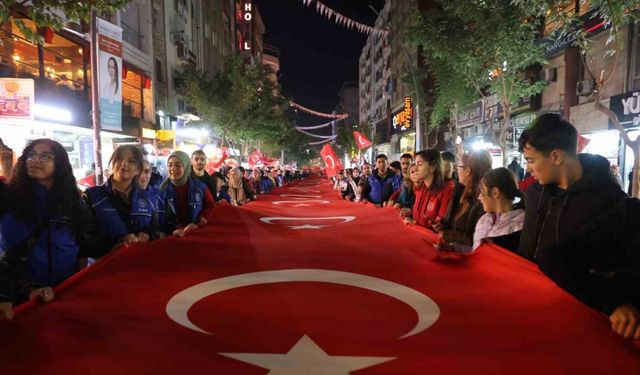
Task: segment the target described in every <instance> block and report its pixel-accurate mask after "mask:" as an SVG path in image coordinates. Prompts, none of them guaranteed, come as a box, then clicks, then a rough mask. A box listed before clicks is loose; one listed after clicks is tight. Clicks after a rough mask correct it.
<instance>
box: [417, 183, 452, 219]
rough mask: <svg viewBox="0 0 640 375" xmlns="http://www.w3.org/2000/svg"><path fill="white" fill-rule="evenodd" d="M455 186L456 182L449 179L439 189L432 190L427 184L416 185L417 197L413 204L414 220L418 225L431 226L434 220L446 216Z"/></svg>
mask: <svg viewBox="0 0 640 375" xmlns="http://www.w3.org/2000/svg"><path fill="white" fill-rule="evenodd" d="M454 186H455V182H454V181H453V180H449V181H446V182H445V183H444V186H443V188H442V189H441V190H438V191H432V190H430V189H429V188H428V187H427V186H426V185H425V184H422V185H421V186H419V187H417V188H416V187H414V189H413V192H414V193H415V195H416V198H415V203H414V204H413V220H415V221H416V224H417V225H420V226H423V227H427V228H431V223H430V222H431V221H432V220H436V219H438V218H440V219H442V218H443V217H444V215H445V214H446V213H447V210H448V209H449V205H450V204H451V197H452V196H453V188H454Z"/></svg>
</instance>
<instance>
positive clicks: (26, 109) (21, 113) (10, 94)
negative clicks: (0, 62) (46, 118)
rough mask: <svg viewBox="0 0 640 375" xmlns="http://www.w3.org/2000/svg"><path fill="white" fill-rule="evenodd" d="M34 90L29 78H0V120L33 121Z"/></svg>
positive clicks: (31, 80)
mask: <svg viewBox="0 0 640 375" xmlns="http://www.w3.org/2000/svg"><path fill="white" fill-rule="evenodd" d="M34 97H35V88H34V83H33V79H31V78H0V118H11V119H23V120H33V118H34V107H33V104H34Z"/></svg>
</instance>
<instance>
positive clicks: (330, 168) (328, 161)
mask: <svg viewBox="0 0 640 375" xmlns="http://www.w3.org/2000/svg"><path fill="white" fill-rule="evenodd" d="M320 156H322V160H323V161H324V165H325V171H326V173H327V177H333V176H335V175H336V174H338V172H339V171H340V170H342V169H344V167H343V166H342V162H340V158H339V157H338V155H336V153H335V151H333V148H331V145H329V144H326V145H324V147H322V150H320Z"/></svg>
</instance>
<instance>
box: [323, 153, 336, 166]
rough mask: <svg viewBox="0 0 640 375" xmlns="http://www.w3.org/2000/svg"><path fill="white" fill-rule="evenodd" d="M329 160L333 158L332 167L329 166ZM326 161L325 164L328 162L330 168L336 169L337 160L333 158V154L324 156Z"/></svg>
mask: <svg viewBox="0 0 640 375" xmlns="http://www.w3.org/2000/svg"><path fill="white" fill-rule="evenodd" d="M327 160H331V167H329V163H328V162H327ZM324 162H325V164H327V167H328V168H331V169H335V168H336V162H335V161H334V160H333V156H331V155H327V156H325V157H324Z"/></svg>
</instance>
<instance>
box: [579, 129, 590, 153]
mask: <svg viewBox="0 0 640 375" xmlns="http://www.w3.org/2000/svg"><path fill="white" fill-rule="evenodd" d="M589 142H591V140H590V139H589V138H586V137H583V136H581V135H580V134H578V153H580V152H582V151H583V150H584V149H585V148H587V146H588V145H589Z"/></svg>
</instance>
